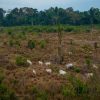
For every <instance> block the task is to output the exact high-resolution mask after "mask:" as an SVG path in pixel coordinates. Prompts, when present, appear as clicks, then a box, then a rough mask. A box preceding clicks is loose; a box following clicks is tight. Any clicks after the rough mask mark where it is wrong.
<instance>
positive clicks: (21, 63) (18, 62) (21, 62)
mask: <svg viewBox="0 0 100 100" xmlns="http://www.w3.org/2000/svg"><path fill="white" fill-rule="evenodd" d="M16 65H18V66H28V63H27V59H26V58H25V57H22V56H18V57H16Z"/></svg>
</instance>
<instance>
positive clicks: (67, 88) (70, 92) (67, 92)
mask: <svg viewBox="0 0 100 100" xmlns="http://www.w3.org/2000/svg"><path fill="white" fill-rule="evenodd" d="M61 93H62V95H63V96H64V97H67V96H74V95H75V91H74V87H73V85H72V84H67V85H64V86H62V90H61Z"/></svg>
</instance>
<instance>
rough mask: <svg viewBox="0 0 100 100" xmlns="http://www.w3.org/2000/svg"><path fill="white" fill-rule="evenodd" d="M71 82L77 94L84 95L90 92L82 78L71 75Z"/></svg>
mask: <svg viewBox="0 0 100 100" xmlns="http://www.w3.org/2000/svg"><path fill="white" fill-rule="evenodd" d="M70 82H71V84H72V85H73V87H74V91H75V95H76V96H77V95H84V94H87V93H88V86H87V85H86V84H85V83H83V82H82V81H81V80H79V79H77V78H75V77H71V78H70Z"/></svg>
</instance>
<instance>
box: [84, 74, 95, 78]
mask: <svg viewBox="0 0 100 100" xmlns="http://www.w3.org/2000/svg"><path fill="white" fill-rule="evenodd" d="M85 75H86V77H87V78H90V77H93V73H86V74H85Z"/></svg>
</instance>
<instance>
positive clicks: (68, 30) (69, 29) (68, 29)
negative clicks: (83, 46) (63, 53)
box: [64, 27, 74, 32]
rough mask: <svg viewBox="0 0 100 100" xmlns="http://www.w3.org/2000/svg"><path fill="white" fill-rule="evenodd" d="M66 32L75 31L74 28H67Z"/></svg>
mask: <svg viewBox="0 0 100 100" xmlns="http://www.w3.org/2000/svg"><path fill="white" fill-rule="evenodd" d="M64 31H65V32H72V31H74V28H73V27H67V28H65V29H64Z"/></svg>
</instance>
